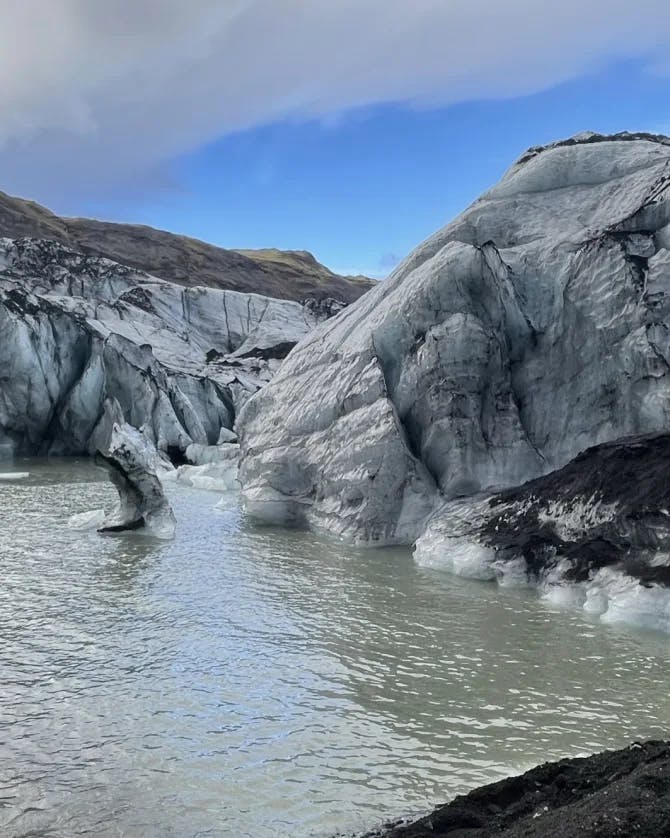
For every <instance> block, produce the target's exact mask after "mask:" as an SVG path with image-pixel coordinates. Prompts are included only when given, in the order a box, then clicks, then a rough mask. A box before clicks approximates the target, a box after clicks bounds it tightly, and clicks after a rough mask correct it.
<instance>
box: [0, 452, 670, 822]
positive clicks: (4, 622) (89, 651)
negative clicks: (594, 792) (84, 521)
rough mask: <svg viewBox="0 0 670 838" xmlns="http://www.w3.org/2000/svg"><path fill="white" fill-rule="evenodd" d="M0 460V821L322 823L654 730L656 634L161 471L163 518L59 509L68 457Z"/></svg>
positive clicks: (667, 717)
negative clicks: (244, 509) (273, 512)
mask: <svg viewBox="0 0 670 838" xmlns="http://www.w3.org/2000/svg"><path fill="white" fill-rule="evenodd" d="M14 468H15V469H16V471H21V472H29V473H30V475H29V477H27V478H24V479H19V480H16V481H4V480H3V481H2V482H0V508H1V509H2V530H1V531H0V573H1V575H2V585H1V586H0V638H1V640H2V655H1V656H0V684H1V690H0V834H2V835H3V836H8V838H13V837H14V836H16V837H17V838H18V836H25V835H31V836H49V837H50V838H70V836H79V835H95V836H132V837H133V838H134V837H135V836H138V835H142V836H149V838H154V836H155V838H159V837H160V838H162V836H174V838H185V836H216V838H218V837H219V836H221V838H225V837H226V836H254V838H270V836H273V838H275V837H276V836H290V837H291V838H307V836H317V837H318V838H321V836H323V837H324V838H325V836H332V835H334V834H336V833H338V832H343V833H351V832H356V831H361V830H363V829H366V828H369V827H372V826H374V825H376V824H377V823H379V822H380V821H382V820H387V819H388V818H390V817H393V816H396V815H398V816H400V815H411V814H422V813H423V812H425V811H426V810H428V809H429V808H430V807H431V806H433V805H434V804H435V803H438V802H442V801H444V800H446V799H448V798H450V797H451V796H453V795H455V794H457V793H460V792H463V791H465V790H468V789H470V788H473V787H475V786H478V785H481V784H483V783H486V782H488V781H491V780H495V779H498V778H501V777H504V776H507V775H510V774H515V773H518V772H520V771H522V770H524V769H526V768H529V767H531V766H533V765H535V764H537V763H539V762H543V761H545V760H548V759H554V758H558V757H561V756H565V755H576V754H579V753H591V752H594V751H598V750H601V749H603V748H607V747H618V746H623V745H626V744H628V743H629V742H630V741H632V740H635V739H645V738H650V737H655V738H663V737H665V736H666V735H667V730H668V726H669V724H670V698H669V695H670V691H669V689H668V687H669V676H668V672H669V671H670V642H669V641H668V638H667V637H666V636H663V635H660V634H655V633H652V632H643V631H641V630H635V629H632V628H626V627H617V626H605V625H602V624H600V623H597V622H592V621H589V620H588V619H587V618H586V617H584V616H583V615H580V614H577V613H575V612H572V611H568V610H561V609H558V608H552V607H550V606H548V605H547V604H546V603H542V602H541V601H540V600H539V599H538V598H537V595H536V594H535V593H534V592H533V591H524V590H514V589H503V588H499V587H497V586H495V585H493V584H487V583H482V582H474V581H469V580H465V579H461V578H458V577H455V576H451V575H448V574H446V573H442V572H439V571H436V570H431V569H426V568H420V567H418V566H417V565H416V564H415V563H414V561H413V559H412V556H411V553H410V551H409V550H404V549H392V550H391V549H379V550H360V549H354V548H350V547H345V546H342V545H340V544H336V543H329V542H327V541H324V540H321V539H318V538H316V537H314V536H312V535H309V534H305V533H299V532H291V531H285V530H274V529H267V528H258V527H254V526H252V525H250V524H249V523H248V522H246V521H245V520H244V518H243V516H242V514H241V512H240V510H239V506H238V503H237V499H236V497H235V496H234V495H230V496H224V499H223V501H221V496H220V495H217V494H214V493H208V492H202V491H195V490H190V489H187V488H183V487H180V486H178V485H170V486H169V487H168V492H169V495H170V500H171V502H172V504H173V507H174V511H175V514H176V518H177V534H176V538H175V539H174V540H173V541H169V542H161V541H157V540H154V539H152V538H150V537H147V536H142V535H137V534H132V533H131V534H126V535H119V536H106V537H103V536H100V535H98V534H97V533H95V532H79V531H76V530H74V529H72V528H71V527H70V526H69V525H68V521H69V519H70V517H71V516H72V515H74V514H76V513H80V512H84V511H87V510H92V509H96V508H99V507H101V506H104V505H110V504H111V503H112V502H113V500H114V497H115V493H114V490H113V489H112V487H111V485H109V483H108V482H107V478H106V476H105V475H104V474H103V473H102V472H100V471H99V470H97V469H96V468H95V467H94V466H93V465H92V464H91V463H89V462H86V461H80V462H77V461H71V460H63V461H52V462H50V463H47V462H45V461H37V460H30V461H20V462H17V463H16V464H15V465H14Z"/></svg>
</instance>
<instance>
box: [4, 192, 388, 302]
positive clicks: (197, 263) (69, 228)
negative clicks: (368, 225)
mask: <svg viewBox="0 0 670 838" xmlns="http://www.w3.org/2000/svg"><path fill="white" fill-rule="evenodd" d="M0 236H3V237H7V238H19V237H23V236H28V237H31V238H41V239H52V240H54V241H57V242H60V243H61V244H64V245H67V246H68V247H70V248H72V249H74V250H78V251H80V252H82V253H85V254H88V255H95V256H104V257H106V258H108V259H113V260H114V261H115V262H120V263H122V264H124V265H129V266H131V267H133V268H138V269H140V270H143V271H146V272H147V273H150V274H154V275H156V276H159V277H161V278H162V279H167V280H170V281H172V282H177V283H179V284H180V285H184V286H187V287H190V286H193V285H204V286H207V287H209V288H223V289H229V290H233V291H244V292H247V293H255V294H263V295H265V296H268V297H276V298H278V299H283V300H296V301H301V300H305V299H309V298H313V299H318V300H321V299H325V298H328V297H332V298H335V299H338V300H342V301H343V302H345V303H351V302H353V301H354V300H356V299H357V298H358V297H360V296H361V295H362V294H364V293H365V292H366V291H367V290H368V289H369V288H371V287H372V286H373V285H374V284H375V282H374V280H371V279H368V278H367V277H363V276H353V277H348V276H340V275H338V274H335V273H333V272H332V271H330V270H329V269H328V268H326V267H325V266H324V265H322V264H321V263H320V262H317V260H316V259H315V258H314V256H312V254H311V253H308V252H307V251H303V250H300V251H292V250H290V251H282V250H274V249H268V250H226V249H224V248H222V247H215V246H214V245H212V244H207V243H206V242H202V241H199V240H198V239H192V238H189V237H188V236H180V235H177V234H176V233H168V232H166V231H164V230H155V229H154V228H153V227H147V226H143V225H140V224H116V223H112V222H108V221H96V220H94V219H90V218H62V217H60V216H58V215H55V214H54V213H52V212H51V211H50V210H48V209H46V207H43V206H40V205H39V204H36V203H35V202H33V201H26V200H24V199H22V198H14V197H12V196H10V195H7V194H5V193H4V192H0Z"/></svg>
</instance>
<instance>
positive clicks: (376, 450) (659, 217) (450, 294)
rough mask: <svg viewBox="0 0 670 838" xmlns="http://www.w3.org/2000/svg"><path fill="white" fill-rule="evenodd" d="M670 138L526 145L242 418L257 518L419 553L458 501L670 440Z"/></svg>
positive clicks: (291, 363) (249, 493)
mask: <svg viewBox="0 0 670 838" xmlns="http://www.w3.org/2000/svg"><path fill="white" fill-rule="evenodd" d="M669 199H670V139H667V138H664V137H660V136H654V135H647V134H619V135H614V136H600V135H595V134H584V135H580V136H578V137H575V138H572V139H570V140H567V141H564V142H559V143H555V144H553V145H549V146H546V147H542V148H534V149H531V150H530V151H529V152H528V153H526V154H525V155H524V156H523V157H522V158H521V159H520V160H519V161H518V162H517V163H516V164H515V165H513V166H512V168H511V169H510V170H509V171H508V172H507V173H506V174H505V176H504V177H503V179H502V180H501V181H500V183H498V184H497V185H496V186H494V187H493V188H492V189H490V190H489V191H488V192H487V193H485V194H484V195H483V196H482V197H481V198H480V199H479V200H478V201H477V202H475V203H474V204H473V205H472V206H471V207H470V208H469V209H467V210H466V211H465V212H464V213H463V214H462V215H461V216H459V217H458V218H457V219H456V220H455V221H453V222H452V223H451V224H449V225H448V226H447V227H445V228H444V229H442V230H441V231H440V232H438V233H436V234H435V235H434V236H432V237H431V238H430V239H428V240H427V241H426V242H424V243H423V244H422V245H420V246H419V247H418V248H417V249H416V250H415V251H414V252H413V253H412V254H411V255H410V256H409V257H408V258H407V259H406V260H405V261H404V262H403V263H402V264H401V265H400V266H399V267H398V268H397V269H396V270H395V271H394V273H393V274H392V275H391V276H390V277H389V279H388V280H387V281H386V282H384V283H381V284H380V285H379V286H378V287H376V288H374V289H373V290H372V291H370V292H369V293H368V294H367V295H366V296H365V297H363V298H361V299H360V300H358V301H357V302H356V303H354V304H353V305H352V306H350V307H349V308H347V309H345V310H344V311H343V312H341V313H340V314H339V315H338V316H337V317H335V318H333V319H332V320H330V321H328V322H326V323H324V324H323V325H321V326H320V327H319V328H318V329H316V330H315V331H314V332H312V333H311V334H310V335H309V336H307V337H306V338H305V339H304V340H303V341H302V342H301V343H300V344H299V345H298V346H297V347H296V349H295V350H294V351H293V352H292V353H291V354H290V356H289V357H288V358H287V359H286V361H285V362H284V363H283V365H282V366H281V368H280V370H279V372H278V373H277V375H276V376H275V377H274V378H273V379H272V381H271V382H270V383H269V384H268V385H267V386H266V387H264V388H263V390H261V391H260V392H259V393H258V394H257V395H255V396H254V397H253V398H252V399H251V400H250V401H248V402H247V403H246V405H245V406H244V408H243V410H242V414H241V417H240V421H239V423H238V425H239V430H240V444H241V455H242V459H241V467H240V480H241V483H242V486H243V493H244V498H245V504H246V507H247V510H248V511H249V513H250V514H251V515H253V516H255V517H256V518H258V519H261V520H264V521H272V522H291V523H294V524H298V525H300V526H305V527H309V528H312V529H315V530H323V531H327V532H330V533H335V534H338V535H341V536H344V537H346V538H348V539H351V540H354V541H357V542H362V543H393V542H400V543H403V542H404V543H410V542H412V541H414V540H415V539H416V538H417V537H418V536H419V535H420V534H421V532H422V531H423V529H424V527H425V522H426V520H427V517H428V516H429V515H430V514H431V513H432V512H433V510H434V509H435V508H436V506H437V505H439V504H441V503H443V502H444V501H445V500H449V499H453V498H457V497H461V496H468V495H474V494H476V493H478V492H482V491H484V490H487V489H493V488H497V489H500V488H503V487H509V486H515V485H518V484H520V483H522V482H523V481H526V480H529V479H531V478H535V477H538V476H539V475H542V474H546V473H548V472H550V471H552V470H555V469H558V468H561V467H562V466H564V465H565V464H566V463H567V462H568V461H570V460H571V459H572V458H574V457H575V456H576V455H577V454H578V453H579V452H580V451H583V450H584V449H586V448H588V447H589V446H593V445H596V444H599V443H604V442H607V441H611V440H616V439H619V438H622V437H628V436H631V435H636V434H649V433H654V432H662V431H667V430H668V429H669V428H670V332H669V329H670V200H669Z"/></svg>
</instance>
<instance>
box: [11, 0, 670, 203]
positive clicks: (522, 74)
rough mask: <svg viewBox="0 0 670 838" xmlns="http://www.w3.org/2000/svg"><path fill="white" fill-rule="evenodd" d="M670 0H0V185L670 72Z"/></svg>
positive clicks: (77, 181)
mask: <svg viewBox="0 0 670 838" xmlns="http://www.w3.org/2000/svg"><path fill="white" fill-rule="evenodd" d="M666 4H667V0H638V2H637V3H635V4H633V3H631V2H630V0H547V2H545V3H541V2H537V0H48V2H47V1H46V0H0V26H1V27H2V38H1V39H0V82H1V83H0V179H1V180H2V182H3V183H4V184H7V185H9V186H11V187H12V188H15V189H16V188H21V187H22V189H23V191H28V192H30V191H31V188H32V185H33V184H34V185H35V188H36V187H37V185H38V184H39V185H40V187H41V189H40V191H41V192H42V194H44V193H45V192H46V193H49V192H51V191H54V190H55V191H56V192H57V190H58V189H62V188H64V187H65V186H66V185H67V184H68V183H69V184H70V185H71V187H72V188H83V187H84V186H85V185H86V184H88V185H89V186H90V187H91V190H92V191H95V190H97V189H103V188H105V187H106V186H108V185H109V184H112V183H114V182H116V181H118V180H119V179H122V180H124V181H128V180H130V179H132V178H136V177H139V176H141V177H146V176H148V175H149V174H150V173H151V172H155V171H157V170H159V168H160V166H161V164H162V163H164V162H165V161H167V160H169V159H170V158H172V157H174V156H175V155H178V154H180V153H182V152H185V151H189V150H191V149H194V148H197V147H198V146H199V145H201V144H203V143H206V142H208V141H211V140H213V139H216V138H217V137H220V136H223V135H225V134H226V133H230V132H232V131H236V130H240V129H244V128H248V127H251V126H255V125H260V124H265V123H269V122H272V121H275V120H278V119H285V118H294V119H309V118H314V117H318V118H328V119H331V118H335V117H336V115H337V114H338V113H341V112H342V111H344V110H346V109H348V108H353V107H356V106H361V105H367V104H372V103H379V102H386V101H396V102H408V103H415V104H437V103H439V104H448V103H454V102H458V101H464V100H468V99H472V98H476V97H504V96H513V95H519V94H523V93H530V92H533V91H537V90H541V89H542V88H544V87H546V86H548V85H551V84H554V83H557V82H561V81H564V80H567V79H569V78H572V77H574V76H576V75H579V74H580V73H583V72H585V71H587V70H589V69H592V68H594V67H597V66H599V65H601V64H602V63H603V62H605V61H607V60H611V59H615V58H627V57H636V56H645V57H647V58H648V61H649V64H650V66H653V67H656V68H659V67H663V66H667V64H668V60H669V58H670V15H668V13H667V5H666ZM33 191H34V190H33ZM54 194H55V193H54Z"/></svg>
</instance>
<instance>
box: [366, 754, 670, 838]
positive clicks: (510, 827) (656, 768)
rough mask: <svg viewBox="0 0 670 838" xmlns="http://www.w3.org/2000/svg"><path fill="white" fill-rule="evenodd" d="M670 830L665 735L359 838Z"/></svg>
mask: <svg viewBox="0 0 670 838" xmlns="http://www.w3.org/2000/svg"><path fill="white" fill-rule="evenodd" d="M667 835H670V741H666V742H659V741H649V742H644V743H639V742H635V743H633V744H632V745H630V746H629V747H627V748H623V749H621V750H619V751H604V752H602V753H599V754H594V755H593V756H590V757H585V758H577V759H562V760H559V761H558V762H551V763H545V764H544V765H540V766H538V767H537V768H533V769H531V770H530V771H527V772H526V773H525V774H522V775H521V776H519V777H509V778H507V779H505V780H501V781H499V782H497V783H492V784H490V785H488V786H483V787H482V788H478V789H475V790H474V791H471V792H470V793H469V794H466V795H460V796H458V797H456V798H454V800H452V801H451V802H450V803H447V804H446V805H443V806H439V807H438V808H437V809H435V810H434V811H433V812H432V813H431V814H430V815H427V816H426V817H424V818H421V819H420V820H417V821H415V822H413V823H403V822H396V823H389V824H386V825H384V826H383V827H381V828H380V829H377V830H374V831H372V832H369V833H367V834H366V835H365V836H362V838H436V836H450V838H489V837H490V836H491V837H492V836H498V838H564V836H565V838H569V837H570V836H580V838H618V837H620V838H629V836H640V838H660V837H661V836H667Z"/></svg>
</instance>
